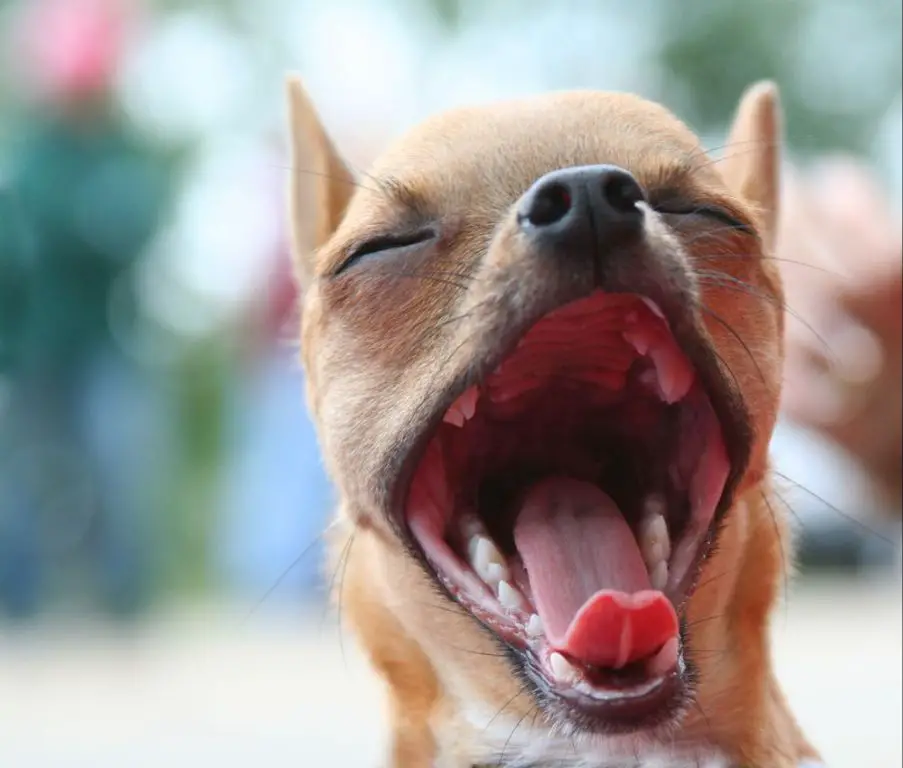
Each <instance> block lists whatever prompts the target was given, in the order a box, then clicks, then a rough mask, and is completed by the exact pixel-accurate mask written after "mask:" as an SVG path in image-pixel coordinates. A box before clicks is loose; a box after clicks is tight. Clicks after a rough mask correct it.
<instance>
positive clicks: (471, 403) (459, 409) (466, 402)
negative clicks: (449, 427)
mask: <svg viewBox="0 0 903 768" xmlns="http://www.w3.org/2000/svg"><path fill="white" fill-rule="evenodd" d="M479 398H480V394H479V392H477V389H476V387H470V388H469V389H466V390H465V391H464V392H463V393H462V394H461V396H460V397H459V398H458V399H457V400H455V402H453V403H452V404H451V407H450V408H449V409H448V410H447V411H446V412H445V416H443V417H442V420H443V421H445V422H446V423H448V424H454V425H455V426H456V427H463V426H464V425H465V424H466V423H467V422H468V421H470V420H471V419H472V418H473V415H474V414H475V413H476V412H477V400H479Z"/></svg>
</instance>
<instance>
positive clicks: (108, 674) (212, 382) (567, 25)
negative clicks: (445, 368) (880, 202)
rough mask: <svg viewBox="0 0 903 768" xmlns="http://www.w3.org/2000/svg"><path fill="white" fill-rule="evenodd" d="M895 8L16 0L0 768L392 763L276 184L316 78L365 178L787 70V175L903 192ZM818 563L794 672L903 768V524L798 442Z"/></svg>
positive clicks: (3, 327)
mask: <svg viewBox="0 0 903 768" xmlns="http://www.w3.org/2000/svg"><path fill="white" fill-rule="evenodd" d="M900 28H901V6H900V3H899V2H898V0H871V2H869V3H857V2H854V1H853V0H794V1H793V2H777V1H774V0H761V2H756V3H750V2H742V0H721V1H720V2H696V1H694V0H682V1H681V2H676V1H675V2H666V1H665V0H662V1H661V2H653V0H636V1H635V2H632V3H614V2H612V3H606V2H564V1H562V2H556V3H545V2H538V1H534V0H516V1H515V0H498V1H497V2H492V3H488V2H485V0H484V1H483V2H476V1H469V0H369V1H367V0H330V1H329V2H327V1H326V0H320V1H319V2H314V1H313V0H308V1H305V0H257V2H254V3H251V2H244V1H243V0H206V1H204V0H194V1H193V2H184V1H182V0H157V1H151V0H145V2H139V0H25V1H24V2H23V1H21V0H19V1H13V2H10V1H9V0H7V1H6V2H4V3H0V766H4V767H5V766H10V768H39V767H40V768H50V767H51V766H52V767H53V768H57V767H59V768H64V767H65V768H70V767H73V766H85V767H88V766H90V767H91V768H107V766H110V767H112V766H116V767H117V768H120V767H122V768H126V767H130V766H159V765H162V764H168V765H170V766H173V768H181V767H182V766H211V767H214V766H222V768H227V767H228V768H231V767H232V766H246V765H250V764H253V763H254V762H255V761H256V762H257V763H258V764H265V765H267V766H273V767H274V768H276V767H278V766H289V765H292V766H298V765H301V766H358V765H359V766H368V765H376V764H377V763H378V758H379V748H380V744H381V740H382V734H381V732H380V714H379V707H378V693H379V691H378V686H377V685H376V683H375V682H374V681H373V680H372V679H371V678H370V677H369V675H368V674H367V672H366V670H365V669H364V668H363V666H362V665H361V662H360V659H359V658H358V657H357V655H356V653H355V651H354V648H353V644H351V643H349V642H347V641H345V642H342V641H341V628H340V627H339V626H338V624H337V622H336V620H335V618H334V617H332V616H331V615H330V612H329V610H328V609H327V608H326V607H325V606H324V594H323V593H324V587H323V585H324V583H325V580H326V579H324V578H323V577H322V574H321V570H322V569H321V554H322V550H321V547H320V541H319V533H320V532H321V531H322V529H323V528H324V526H325V524H326V521H327V519H328V514H329V511H330V503H331V499H332V492H331V489H330V487H329V484H328V481H327V479H326V477H325V475H324V473H323V470H322V467H321V464H320V460H319V457H318V450H317V445H316V439H315V436H314V434H313V431H312V427H311V425H310V423H309V421H308V418H307V415H306V412H305V408H304V401H303V383H302V372H301V371H300V369H299V367H298V365H297V362H296V358H297V350H296V340H295V332H294V325H293V323H294V317H295V315H294V312H295V307H294V298H295V297H294V293H293V289H292V284H291V276H290V267H289V263H288V257H287V249H286V237H285V226H284V217H283V208H284V205H283V190H284V186H285V182H286V177H287V159H286V156H285V151H284V145H285V141H284V138H285V136H284V130H283V102H282V97H283V91H282V84H283V80H284V76H285V74H286V72H288V71H294V72H297V73H300V74H301V75H302V76H303V77H304V79H305V82H306V84H307V86H308V88H309V90H310V91H311V93H312V95H313V96H314V99H315V101H316V102H317V104H318V107H319V108H320V111H321V113H322V115H323V118H324V120H325V122H326V123H327V125H328V127H329V129H330V130H331V131H332V133H333V134H334V136H335V137H336V140H337V143H338V144H339V146H340V147H341V148H342V151H343V152H344V154H345V155H346V156H347V157H348V158H349V159H350V161H351V162H352V163H353V164H355V165H357V166H359V167H361V166H366V164H367V163H368V162H369V160H370V159H371V158H372V157H373V156H374V155H375V154H376V153H377V152H378V151H379V150H380V148H381V147H382V146H383V145H384V144H385V142H386V141H387V140H388V139H390V138H392V137H393V136H395V135H397V134H398V133H399V132H400V131H402V130H403V129H404V128H406V127H407V126H409V125H411V124H412V123H414V122H416V121H417V120H418V119H419V118H421V117H423V116H425V115H427V114H429V113H430V112H433V111H435V110H437V109H441V108H444V107H448V106H452V105H455V104H460V103H464V102H473V101H483V100H489V99H493V98H497V97H502V96H512V95H518V94H526V93H530V92H535V91H539V90H544V89H553V88H573V87H599V88H606V89H618V90H632V91H636V92H639V93H641V94H643V95H646V96H649V97H652V98H655V99H659V100H661V101H663V102H664V103H666V104H667V105H668V106H670V107H671V108H672V109H674V110H675V111H676V112H677V113H678V114H679V115H681V116H682V117H684V118H685V119H686V120H687V121H688V122H689V123H690V124H691V125H692V126H694V127H695V128H696V129H697V130H698V131H699V132H700V133H701V134H702V135H703V136H704V137H705V139H706V141H707V142H708V143H709V144H710V145H711V146H717V145H719V144H721V143H722V141H723V137H724V131H725V126H726V121H727V120H728V119H729V117H730V115H731V112H732V110H733V107H734V104H735V102H736V99H737V97H738V95H739V93H740V92H741V91H742V89H743V87H744V86H746V85H747V84H748V83H749V82H750V81H752V80H755V79H758V78H761V77H765V76H767V77H772V78H774V79H775V80H777V81H778V83H779V84H780V86H781V89H782V94H783V100H784V107H785V111H786V118H787V133H788V141H789V150H790V155H791V157H792V159H793V161H794V162H796V163H799V164H805V163H806V162H808V161H809V160H810V159H812V158H817V157H818V156H819V155H820V154H822V153H825V152H833V151H838V150H842V151H849V152H853V153H855V154H857V155H859V156H860V157H863V158H865V159H866V160H868V161H869V162H870V163H872V164H873V165H874V167H875V169H876V171H877V173H879V174H880V176H881V178H882V180H883V181H884V182H885V183H886V185H887V191H888V194H889V195H890V196H891V197H892V199H893V201H894V206H895V209H896V210H897V211H899V208H900V196H901V32H900ZM774 455H775V460H776V462H777V466H778V468H779V469H780V471H781V472H782V474H783V475H785V476H786V478H787V483H786V486H787V487H786V489H785V490H784V492H783V495H784V497H785V499H786V502H787V506H788V507H789V508H790V514H792V516H793V520H794V525H795V528H796V530H797V533H798V535H799V537H800V542H801V545H802V554H801V567H800V574H799V577H798V579H797V582H796V584H795V586H794V587H793V588H792V589H791V590H790V592H789V593H788V598H787V601H786V604H785V605H784V606H782V608H781V609H780V612H779V614H778V616H777V618H776V627H775V632H776V640H777V646H776V653H777V657H778V665H779V669H780V671H781V673H782V676H783V677H784V680H785V683H786V685H787V687H788V690H789V692H790V695H791V698H792V699H793V701H794V703H795V704H796V706H797V708H798V710H799V713H800V717H801V719H802V720H803V722H804V723H805V725H806V726H807V727H808V728H809V730H810V732H811V733H812V734H813V736H814V737H815V739H816V741H818V742H819V744H820V746H822V747H823V748H824V750H825V752H826V756H827V757H828V758H829V759H830V760H831V762H832V764H833V765H836V766H849V767H850V768H854V767H855V768H882V767H883V766H888V767H889V766H895V765H899V764H900V762H901V759H903V749H901V726H900V722H901V660H900V654H901V629H900V623H901V615H900V567H899V563H900V556H899V552H900V545H899V539H900V535H899V530H898V529H897V528H896V527H895V526H892V525H889V524H888V525H882V524H881V523H880V522H878V520H879V519H880V515H879V514H876V513H878V512H880V511H881V510H879V509H877V507H878V506H880V503H879V501H877V500H876V499H877V497H876V495H875V494H874V493H873V491H872V489H871V488H870V486H869V483H868V482H867V480H865V479H864V478H863V477H862V475H861V473H859V472H858V471H857V470H856V468H855V467H854V466H853V465H851V463H850V462H849V461H848V460H847V459H845V458H844V457H843V456H842V455H840V454H839V453H838V452H837V451H836V450H835V449H834V448H832V447H831V446H830V445H828V444H826V443H825V442H824V441H823V440H821V439H819V438H817V437H815V436H813V435H810V434H808V433H806V432H804V431H803V430H801V429H800V428H799V427H796V426H794V425H793V424H791V423H789V422H786V421H785V423H783V424H782V425H781V427H780V429H779V432H778V435H777V436H776V438H775V443H774Z"/></svg>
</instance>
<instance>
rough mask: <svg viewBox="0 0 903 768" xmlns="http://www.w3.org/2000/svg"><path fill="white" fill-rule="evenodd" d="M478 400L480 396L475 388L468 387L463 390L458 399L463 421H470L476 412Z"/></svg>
mask: <svg viewBox="0 0 903 768" xmlns="http://www.w3.org/2000/svg"><path fill="white" fill-rule="evenodd" d="M479 398H480V394H479V392H477V388H476V387H470V388H469V389H467V390H465V391H464V393H463V394H462V395H461V397H459V398H458V404H459V406H460V410H461V413H462V414H463V416H464V419H465V421H468V420H470V419H472V418H473V415H474V414H475V413H476V412H477V400H479Z"/></svg>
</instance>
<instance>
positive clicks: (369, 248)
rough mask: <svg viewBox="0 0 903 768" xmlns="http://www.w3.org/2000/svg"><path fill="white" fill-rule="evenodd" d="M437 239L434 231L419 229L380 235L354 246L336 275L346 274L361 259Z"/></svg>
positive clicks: (349, 250)
mask: <svg viewBox="0 0 903 768" xmlns="http://www.w3.org/2000/svg"><path fill="white" fill-rule="evenodd" d="M435 237H436V233H435V231H433V230H432V229H418V230H415V231H413V232H405V233H401V234H393V235H379V236H377V237H372V238H370V239H368V240H364V241H362V242H360V243H357V244H356V245H353V246H352V247H351V248H349V249H348V251H347V256H346V258H345V260H344V261H343V262H342V264H341V266H339V268H338V269H337V270H336V274H340V273H341V272H344V271H345V270H346V269H348V268H349V267H351V266H353V265H354V264H357V263H358V262H359V261H360V260H361V259H364V258H366V257H368V256H374V255H376V254H380V253H386V252H388V251H398V250H402V249H404V248H412V247H414V246H416V245H422V244H423V243H427V242H429V241H430V240H433V239H434V238H435Z"/></svg>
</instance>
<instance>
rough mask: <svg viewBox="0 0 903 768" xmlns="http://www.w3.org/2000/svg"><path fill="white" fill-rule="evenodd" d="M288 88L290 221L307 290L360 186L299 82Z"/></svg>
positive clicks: (299, 274)
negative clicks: (316, 259) (320, 254)
mask: <svg viewBox="0 0 903 768" xmlns="http://www.w3.org/2000/svg"><path fill="white" fill-rule="evenodd" d="M286 85H287V96H288V119H289V135H290V140H291V152H290V158H291V176H290V182H289V219H290V225H291V232H292V250H293V252H294V253H293V255H294V262H295V273H296V275H297V278H298V280H299V281H300V287H301V289H302V290H303V289H304V288H305V287H306V285H307V284H308V283H309V282H310V280H311V277H312V275H313V254H314V251H315V250H316V249H317V248H319V247H320V246H321V245H323V243H325V242H326V240H328V239H329V236H330V235H331V234H332V233H333V232H334V231H335V230H336V228H337V227H338V225H339V222H340V221H341V220H342V216H343V215H344V213H345V208H346V207H347V205H348V201H349V200H350V199H351V195H352V193H353V192H354V189H355V184H356V182H355V178H354V174H353V173H352V172H351V171H350V170H349V169H348V166H347V165H346V164H345V162H344V161H343V160H342V159H341V157H339V154H338V152H336V149H335V147H334V146H333V143H332V141H331V140H330V138H329V136H328V135H327V133H326V130H325V129H324V128H323V124H322V123H321V122H320V118H319V116H318V115H317V112H316V110H315V109H314V106H313V104H312V103H311V101H310V98H309V97H308V95H307V93H306V92H305V90H304V87H303V86H302V85H301V81H300V80H298V79H297V78H294V77H290V78H289V79H288V81H287V83H286Z"/></svg>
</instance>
